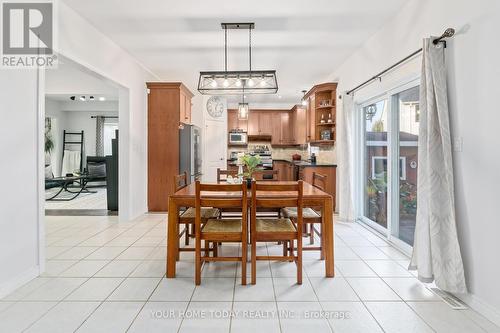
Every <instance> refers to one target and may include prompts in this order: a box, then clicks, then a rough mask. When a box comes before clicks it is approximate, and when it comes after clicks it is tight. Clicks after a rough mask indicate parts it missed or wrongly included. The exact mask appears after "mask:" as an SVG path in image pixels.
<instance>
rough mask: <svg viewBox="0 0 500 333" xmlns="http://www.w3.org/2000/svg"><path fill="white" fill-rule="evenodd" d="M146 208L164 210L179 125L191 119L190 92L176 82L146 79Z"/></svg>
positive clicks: (174, 172) (173, 169)
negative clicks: (147, 80) (149, 80)
mask: <svg viewBox="0 0 500 333" xmlns="http://www.w3.org/2000/svg"><path fill="white" fill-rule="evenodd" d="M147 88H148V209H149V211H151V212H166V211H168V197H169V196H170V195H171V194H172V193H173V190H174V175H177V174H179V124H180V123H186V124H188V123H190V122H191V98H192V97H193V94H192V93H191V92H190V91H189V90H188V89H187V88H186V86H185V85H183V84H182V83H180V82H148V83H147Z"/></svg>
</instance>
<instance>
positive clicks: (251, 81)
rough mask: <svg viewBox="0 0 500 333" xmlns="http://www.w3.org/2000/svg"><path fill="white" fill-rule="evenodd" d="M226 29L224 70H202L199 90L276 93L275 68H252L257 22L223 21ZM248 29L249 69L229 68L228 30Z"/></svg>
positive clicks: (204, 92)
mask: <svg viewBox="0 0 500 333" xmlns="http://www.w3.org/2000/svg"><path fill="white" fill-rule="evenodd" d="M221 26H222V29H223V30H224V70H223V71H206V72H200V78H199V80H198V91H199V92H200V93H201V94H203V95H240V94H243V92H244V91H245V92H246V93H247V94H276V93H277V92H278V81H277V79H276V71H275V70H252V30H253V29H254V28H255V23H253V22H252V23H221ZM231 29H232V30H235V29H248V58H249V70H248V71H228V70H227V30H231Z"/></svg>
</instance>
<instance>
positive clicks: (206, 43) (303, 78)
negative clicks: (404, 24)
mask: <svg viewBox="0 0 500 333" xmlns="http://www.w3.org/2000/svg"><path fill="white" fill-rule="evenodd" d="M64 2H65V3H67V4H68V5H69V6H70V7H72V8H73V9H75V10H76V11H77V12H78V13H80V14H81V15H82V16H83V17H85V18H86V19H87V20H88V21H89V22H90V23H91V24H93V25H94V26H95V27H96V28H97V29H99V30H100V31H101V32H103V33H104V34H106V35H107V36H109V37H110V38H111V39H113V40H114V41H115V42H116V43H118V44H119V45H120V46H121V47H123V48H124V49H126V50H127V51H128V52H129V53H131V54H132V55H133V56H134V57H136V58H137V59H138V60H139V61H140V62H141V63H142V64H144V65H145V66H146V67H147V68H149V69H150V70H151V71H152V72H154V73H155V74H156V75H158V76H159V77H160V78H161V79H162V80H165V81H182V82H184V83H185V84H186V85H187V86H188V87H189V88H190V89H191V90H192V91H193V92H197V91H196V89H197V81H198V76H199V72H200V71H204V70H223V66H224V61H223V59H224V58H223V56H224V51H223V46H224V34H223V31H222V29H221V26H220V23H221V22H255V30H253V32H252V46H253V55H252V63H253V68H254V69H276V70H277V78H278V84H279V91H278V94H276V95H262V96H258V95H253V96H249V97H248V98H247V100H248V101H249V102H250V103H252V102H262V103H291V104H295V103H297V102H299V100H300V98H301V96H302V93H301V90H303V89H309V88H311V86H312V85H314V84H316V83H321V82H324V81H325V80H326V79H327V77H328V76H329V75H330V74H332V73H333V72H334V70H335V69H336V68H337V67H338V66H339V65H341V64H342V62H343V61H344V60H345V59H346V58H347V57H348V56H349V55H350V54H352V53H353V52H354V51H355V50H356V49H357V48H358V47H359V46H360V45H361V44H362V43H363V42H364V41H366V40H367V39H368V38H369V37H370V36H372V35H373V34H374V33H375V32H376V31H377V30H378V29H379V28H381V27H382V25H383V24H384V22H385V21H386V20H387V19H388V18H390V17H392V16H394V15H396V13H397V12H398V11H399V10H400V9H401V7H402V6H403V5H404V4H406V3H407V2H408V0H384V1H373V0H349V1H345V0H343V1H341V0H310V1H304V0H265V1H264V0H254V1H241V0H220V1H199V0H183V1H172V0H147V1H137V0H106V1H103V0H86V1H81V0H64ZM228 69H229V70H247V69H248V31H234V30H233V31H229V33H228ZM280 97H281V98H280ZM240 98H241V97H233V100H235V99H238V100H239V99H240Z"/></svg>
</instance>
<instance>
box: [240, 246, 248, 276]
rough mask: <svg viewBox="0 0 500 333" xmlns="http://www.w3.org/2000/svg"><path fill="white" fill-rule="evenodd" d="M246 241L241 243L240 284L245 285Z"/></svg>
mask: <svg viewBox="0 0 500 333" xmlns="http://www.w3.org/2000/svg"><path fill="white" fill-rule="evenodd" d="M247 253H248V252H247V241H246V240H245V241H244V242H241V284H242V285H244V286H245V285H246V284H247Z"/></svg>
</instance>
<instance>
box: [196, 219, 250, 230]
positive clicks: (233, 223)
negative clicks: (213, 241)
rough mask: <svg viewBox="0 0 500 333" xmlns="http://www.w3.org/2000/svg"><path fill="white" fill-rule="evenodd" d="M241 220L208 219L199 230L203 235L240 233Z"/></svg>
mask: <svg viewBox="0 0 500 333" xmlns="http://www.w3.org/2000/svg"><path fill="white" fill-rule="evenodd" d="M241 224H242V222H241V219H210V220H208V221H207V223H205V226H204V227H203V228H202V229H201V231H202V232H204V233H211V232H226V233H232V232H235V233H241Z"/></svg>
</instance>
